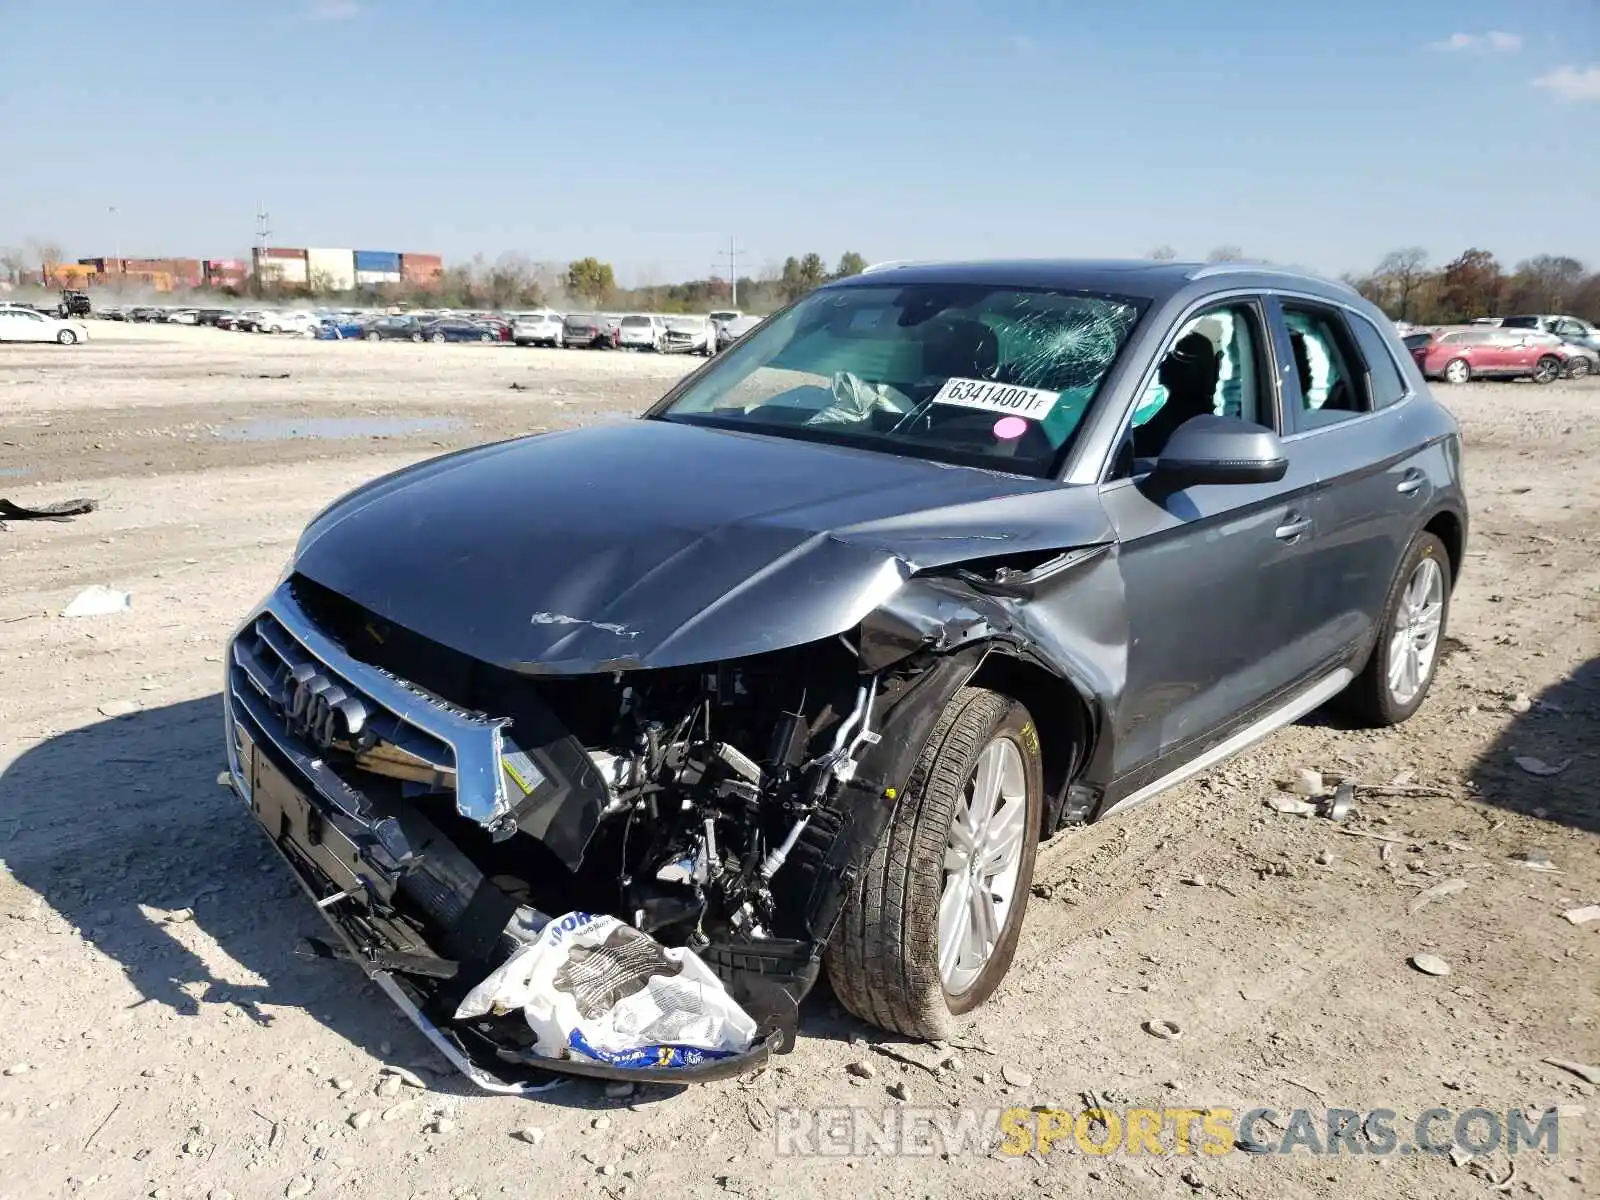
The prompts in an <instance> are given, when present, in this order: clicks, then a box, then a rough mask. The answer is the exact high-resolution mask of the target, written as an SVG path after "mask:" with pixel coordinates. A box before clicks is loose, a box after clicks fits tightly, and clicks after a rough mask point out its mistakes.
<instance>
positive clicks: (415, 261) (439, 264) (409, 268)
mask: <svg viewBox="0 0 1600 1200" xmlns="http://www.w3.org/2000/svg"><path fill="white" fill-rule="evenodd" d="M400 274H401V277H402V278H404V280H405V281H406V282H407V283H416V284H421V285H423V286H424V287H426V286H429V285H431V284H435V283H438V282H439V276H440V275H442V274H444V259H442V258H440V257H439V256H438V255H437V254H401V255H400Z"/></svg>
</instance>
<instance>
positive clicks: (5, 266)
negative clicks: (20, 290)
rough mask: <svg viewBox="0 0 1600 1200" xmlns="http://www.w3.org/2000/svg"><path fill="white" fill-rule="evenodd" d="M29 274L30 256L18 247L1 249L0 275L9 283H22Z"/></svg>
mask: <svg viewBox="0 0 1600 1200" xmlns="http://www.w3.org/2000/svg"><path fill="white" fill-rule="evenodd" d="M27 273H28V256H27V254H26V253H24V252H23V251H22V250H21V249H20V248H18V247H16V246H4V247H0V274H4V276H5V280H6V282H7V283H21V282H22V277H23V276H24V275H26V274H27Z"/></svg>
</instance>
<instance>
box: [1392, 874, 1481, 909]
mask: <svg viewBox="0 0 1600 1200" xmlns="http://www.w3.org/2000/svg"><path fill="white" fill-rule="evenodd" d="M1470 886H1471V884H1469V883H1468V882H1467V881H1466V880H1465V879H1445V880H1442V881H1441V882H1439V883H1436V884H1434V885H1433V886H1432V887H1431V888H1429V889H1428V890H1427V891H1425V892H1423V893H1422V894H1421V895H1419V896H1418V897H1417V898H1416V899H1415V900H1413V901H1412V902H1411V904H1410V906H1409V907H1408V908H1407V909H1406V912H1407V913H1408V914H1410V915H1411V916H1416V914H1417V913H1418V912H1419V911H1420V910H1422V909H1424V908H1426V907H1427V906H1428V905H1429V904H1431V903H1432V902H1433V901H1435V900H1438V899H1441V898H1442V897H1444V896H1453V895H1455V893H1457V892H1464V891H1466V890H1467V888H1469V887H1470Z"/></svg>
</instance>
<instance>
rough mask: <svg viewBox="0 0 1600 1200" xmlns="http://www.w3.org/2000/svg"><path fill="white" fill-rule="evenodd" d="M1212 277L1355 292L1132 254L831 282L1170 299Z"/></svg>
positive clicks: (915, 267) (954, 265)
mask: <svg viewBox="0 0 1600 1200" xmlns="http://www.w3.org/2000/svg"><path fill="white" fill-rule="evenodd" d="M1207 279H1215V280H1218V281H1219V283H1218V286H1219V288H1220V287H1230V288H1231V287H1240V286H1244V287H1261V288H1272V287H1283V286H1284V285H1285V284H1286V283H1289V282H1290V281H1292V282H1293V284H1294V286H1296V287H1297V288H1301V289H1304V290H1308V291H1312V292H1315V293H1318V294H1322V295H1326V296H1330V297H1338V298H1340V299H1343V300H1348V299H1350V298H1351V297H1353V296H1355V295H1356V292H1355V290H1354V289H1353V288H1351V287H1349V286H1348V285H1346V284H1343V283H1337V282H1334V281H1333V280H1329V279H1324V278H1322V277H1321V276H1319V275H1314V274H1312V273H1310V272H1308V271H1300V270H1295V269H1293V268H1290V267H1275V266H1272V265H1270V264H1267V263H1248V262H1166V261H1159V260H1155V259H1146V258H1130V259H1071V258H1068V259H1003V260H988V261H969V262H905V263H881V264H877V265H875V266H872V267H869V268H868V269H867V270H866V271H865V272H863V273H862V274H860V275H852V276H850V277H849V278H847V279H841V280H837V281H836V282H834V283H832V284H829V285H828V286H829V287H858V286H864V285H868V284H874V283H878V284H881V283H976V284H990V285H994V286H1006V285H1010V286H1013V287H1046V288H1061V289H1064V290H1070V291H1082V292H1101V293H1106V294H1110V295H1122V296H1139V297H1145V298H1148V299H1151V300H1156V301H1160V300H1165V299H1167V298H1168V297H1170V296H1173V295H1176V294H1177V293H1178V292H1181V291H1183V290H1184V289H1186V288H1188V287H1189V286H1190V285H1191V284H1195V283H1199V282H1202V281H1204V280H1207Z"/></svg>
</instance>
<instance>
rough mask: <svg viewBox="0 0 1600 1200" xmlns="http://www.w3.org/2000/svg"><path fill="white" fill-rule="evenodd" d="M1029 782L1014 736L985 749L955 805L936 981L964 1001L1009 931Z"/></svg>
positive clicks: (941, 904)
mask: <svg viewBox="0 0 1600 1200" xmlns="http://www.w3.org/2000/svg"><path fill="white" fill-rule="evenodd" d="M1027 821H1028V777H1027V772H1026V770H1025V769H1024V767H1023V762H1022V752H1021V751H1020V750H1019V749H1018V748H1017V744H1016V743H1015V742H1013V741H1012V740H1011V739H1010V738H1009V737H1005V736H1001V737H997V738H995V739H994V741H992V742H990V743H989V744H988V745H987V746H985V747H984V749H983V753H982V754H980V755H979V756H978V763H977V766H976V767H975V768H974V769H973V772H972V778H971V779H969V780H968V781H967V785H966V787H965V788H964V789H963V791H962V795H961V800H960V802H959V803H958V804H957V805H956V812H955V818H954V820H953V821H952V822H951V825H950V836H949V839H948V840H947V841H946V843H945V850H944V886H943V890H942V891H941V892H940V895H939V978H940V979H941V980H942V981H943V983H944V990H945V992H946V993H947V994H949V995H952V996H959V995H960V994H961V993H962V992H965V991H966V990H967V989H968V988H970V987H971V986H972V985H973V983H974V982H975V981H976V980H977V978H978V976H979V975H980V974H981V973H982V971H983V968H984V966H985V965H986V964H987V963H988V961H989V956H990V955H991V954H993V953H994V950H995V946H996V945H998V944H999V941H1000V936H1001V934H1002V933H1003V932H1004V931H1005V927H1006V920H1007V918H1008V917H1009V916H1010V915H1011V905H1012V901H1013V900H1014V899H1015V898H1016V891H1017V877H1018V875H1019V873H1020V871H1021V867H1022V847H1023V843H1024V842H1025V841H1026V840H1027V838H1026V833H1027Z"/></svg>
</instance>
